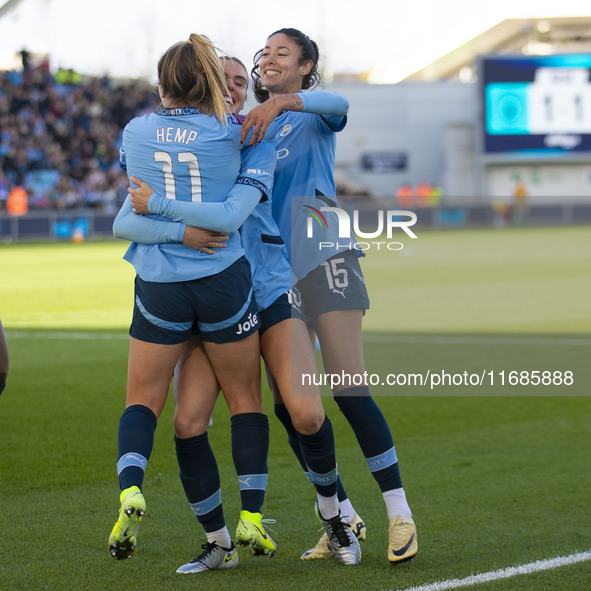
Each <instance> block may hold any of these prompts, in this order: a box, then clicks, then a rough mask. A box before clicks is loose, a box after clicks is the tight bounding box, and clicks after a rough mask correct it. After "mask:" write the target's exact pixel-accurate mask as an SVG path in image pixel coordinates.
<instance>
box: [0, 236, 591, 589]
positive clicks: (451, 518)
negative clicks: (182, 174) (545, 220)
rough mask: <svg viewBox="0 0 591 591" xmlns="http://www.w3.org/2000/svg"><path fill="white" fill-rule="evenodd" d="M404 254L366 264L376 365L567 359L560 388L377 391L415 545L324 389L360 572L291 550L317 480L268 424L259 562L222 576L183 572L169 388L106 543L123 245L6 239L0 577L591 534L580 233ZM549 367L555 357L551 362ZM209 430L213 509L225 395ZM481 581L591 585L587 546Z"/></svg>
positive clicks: (187, 537) (123, 295)
mask: <svg viewBox="0 0 591 591" xmlns="http://www.w3.org/2000/svg"><path fill="white" fill-rule="evenodd" d="M417 233H418V234H419V239H418V240H412V241H411V240H406V239H405V240H403V242H404V244H405V249H404V250H403V251H401V252H392V251H384V250H381V251H373V252H369V253H368V256H367V257H366V258H365V259H364V260H363V261H362V266H363V269H364V273H365V275H366V279H367V283H368V288H369V292H370V298H371V301H372V304H371V309H370V310H369V311H368V313H367V315H366V318H365V321H364V326H365V343H364V346H365V355H366V364H367V369H368V372H371V373H373V374H375V375H376V376H379V377H380V380H381V379H383V378H384V377H385V376H386V375H387V374H389V373H392V374H397V375H399V374H402V375H408V374H416V375H419V374H421V375H426V372H432V373H433V372H439V374H441V373H442V372H448V373H449V374H458V375H459V374H463V373H464V372H467V374H468V375H472V374H474V375H482V372H485V375H486V376H487V377H488V376H489V374H488V373H487V372H492V373H493V376H494V377H495V378H499V375H500V372H503V371H504V372H505V374H506V376H507V379H508V375H509V372H511V371H514V372H515V371H527V372H532V371H534V370H537V371H540V372H542V371H552V372H559V373H560V375H563V374H564V372H567V371H571V372H573V384H571V385H557V384H551V385H546V386H543V385H539V386H532V385H531V384H530V385H526V384H520V383H518V384H516V385H508V384H507V385H504V386H502V385H500V384H499V383H498V379H497V380H496V381H495V383H493V384H492V386H491V384H490V383H489V380H484V381H483V383H482V385H456V386H454V385H442V386H438V387H434V388H433V389H431V388H430V387H429V386H420V385H418V384H416V385H407V386H400V385H396V386H391V387H388V386H382V385H381V384H380V385H378V386H376V388H375V393H376V395H377V396H376V398H377V401H378V403H379V405H380V407H381V408H382V410H383V411H384V414H385V415H386V417H387V419H388V422H389V424H390V426H391V428H392V432H393V435H394V440H395V442H396V449H397V453H398V457H399V459H400V467H401V471H402V478H403V482H404V485H405V488H406V491H407V496H408V499H409V501H410V503H411V507H412V509H413V512H414V518H415V521H416V523H417V527H418V534H419V555H418V556H417V557H416V558H415V559H414V560H412V561H410V562H408V563H405V564H401V565H397V566H392V565H390V564H389V563H388V562H387V560H386V547H387V520H386V515H385V509H384V506H383V502H382V499H381V495H380V492H379V489H378V487H377V485H376V484H375V483H374V481H373V479H372V478H371V476H370V475H369V471H368V470H367V467H366V464H365V461H364V459H363V457H362V454H361V452H360V450H359V448H358V446H357V444H356V441H355V439H354V436H353V434H352V432H351V430H350V428H349V426H348V424H347V423H346V421H344V419H343V417H342V416H341V415H340V413H339V412H338V410H337V408H336V405H335V404H334V402H333V401H332V400H331V399H330V398H328V397H327V398H326V399H325V407H326V409H327V413H328V414H329V416H330V417H331V420H332V422H333V426H334V428H335V434H336V439H337V455H338V462H339V471H340V472H341V475H342V478H343V482H344V484H345V486H346V488H347V490H348V492H349V495H350V497H351V499H352V501H353V504H354V505H355V507H356V509H357V511H358V512H359V514H360V515H361V516H362V517H363V518H364V520H365V521H366V523H367V526H368V540H367V541H366V542H364V543H363V544H362V551H363V559H362V563H361V564H360V565H359V566H357V567H343V566H342V565H339V564H337V563H336V562H335V561H316V562H312V563H303V562H301V561H300V560H299V556H300V554H301V553H302V552H303V551H304V550H305V549H306V548H308V547H310V546H311V545H313V544H314V543H315V542H316V540H317V539H318V536H319V535H320V534H319V532H318V528H319V527H320V524H319V523H318V522H317V521H316V518H315V517H314V514H313V501H314V492H313V490H312V488H311V486H310V485H309V484H308V483H307V481H306V479H305V477H304V476H303V474H302V473H301V469H300V468H299V465H298V464H297V462H296V460H295V458H294V457H293V455H292V454H291V451H290V450H289V448H288V445H287V441H286V437H285V435H284V433H283V431H282V427H281V426H280V424H279V422H278V421H277V420H276V419H275V418H274V416H273V415H272V405H271V401H270V398H269V395H268V392H265V402H266V408H267V410H268V413H269V414H270V421H271V452H270V456H269V485H268V492H267V497H266V502H265V515H266V516H267V517H272V518H275V519H276V520H277V523H276V524H275V525H274V526H272V527H273V529H274V530H275V531H276V532H277V534H276V535H274V536H273V537H274V538H275V540H276V541H277V543H278V546H279V550H278V552H277V555H276V556H275V557H274V558H271V559H264V558H258V559H254V558H251V557H250V556H249V555H248V554H247V553H246V552H242V551H241V552H240V565H239V567H238V568H236V569H232V570H229V571H219V572H212V573H206V574H201V575H194V576H186V577H185V576H180V575H176V574H175V572H174V571H175V569H176V568H177V567H178V566H179V565H180V564H183V563H184V562H187V561H188V560H190V559H191V558H193V557H194V556H196V555H197V554H198V553H199V552H200V551H201V550H200V547H199V544H201V543H203V541H204V536H203V535H202V531H201V529H200V526H199V525H198V523H197V521H196V519H195V517H194V516H193V515H192V513H191V511H190V508H189V507H188V505H187V503H186V500H185V498H184V494H183V492H182V487H181V485H180V482H179V479H178V467H177V465H176V458H175V454H174V446H173V439H172V405H171V403H170V401H169V403H168V404H167V407H166V409H165V411H164V413H163V416H162V418H161V420H160V422H159V426H158V429H157V432H156V443H155V448H154V452H153V454H152V458H151V460H150V464H149V466H148V471H147V473H146V478H145V483H144V491H145V495H146V500H147V503H148V510H147V513H146V516H145V518H144V520H143V522H142V525H141V528H140V534H139V547H138V550H137V552H136V555H135V556H134V557H133V559H131V560H127V561H121V562H116V561H114V560H113V559H112V558H111V557H110V555H109V553H108V550H107V538H108V535H109V532H110V529H111V527H112V525H113V523H114V522H115V519H116V515H117V510H118V486H117V481H116V471H115V463H116V453H117V443H116V435H117V423H118V420H119V417H120V415H121V412H122V410H123V407H124V398H125V380H126V363H127V347H128V337H127V328H128V324H129V321H130V317H131V307H132V281H133V271H132V269H131V267H130V266H129V265H128V264H127V263H125V262H124V261H123V260H122V258H121V257H122V254H123V252H124V249H125V245H124V244H123V243H121V242H94V243H84V244H77V245H74V244H23V245H19V244H17V245H3V246H0V318H1V319H2V322H3V324H4V326H5V329H6V331H7V333H8V343H9V348H10V372H9V379H8V384H7V389H6V390H5V392H4V393H3V394H2V396H1V397H0V589H6V590H10V591H12V590H20V589H22V590H27V591H28V590H37V589H43V590H45V589H47V590H54V589H55V590H58V589H59V590H70V589H72V590H102V589H109V590H111V589H121V590H131V589H141V590H142V591H143V590H152V589H154V590H156V589H158V590H162V589H175V590H182V589H194V588H199V589H208V590H209V589H212V590H215V589H236V590H240V591H250V590H253V591H260V590H262V589H265V590H270V589H286V590H299V589H302V590H308V589H330V590H334V591H341V590H349V589H351V590H384V591H386V590H398V589H407V588H410V587H414V586H417V585H421V584H426V583H432V582H434V581H443V580H448V579H454V578H463V577H466V576H469V575H471V574H476V573H482V572H487V571H491V570H496V569H500V568H505V567H508V566H513V565H521V564H526V563H529V562H532V561H535V560H541V559H545V558H552V557H556V556H566V555H569V554H572V553H575V552H581V551H587V550H589V549H591V527H590V526H591V513H590V511H589V490H590V489H591V471H590V470H589V449H590V446H589V444H590V441H591V398H590V397H589V396H588V394H589V392H590V390H591V371H590V369H589V363H588V359H589V348H590V345H591V305H590V303H589V294H590V293H591V273H590V271H591V264H590V263H591V249H590V248H589V245H590V244H591V240H590V238H591V229H590V228H588V227H576V228H544V229H506V230H497V231H493V230H478V231H477V230H466V231H441V232H423V233H421V232H420V231H417ZM557 375H558V374H557ZM210 438H211V440H212V445H213V447H214V450H215V451H216V454H217V458H218V462H219V465H220V473H221V478H222V491H223V498H224V508H225V515H226V519H227V521H228V526H229V528H230V530H231V531H232V529H233V528H234V527H235V525H236V518H237V515H238V511H239V495H238V486H237V480H236V476H235V473H234V469H233V465H232V461H231V455H230V447H229V439H230V430H229V416H228V412H227V409H226V408H225V406H224V404H223V402H222V403H220V404H219V405H218V406H217V408H216V410H215V414H214V426H213V427H212V428H211V429H210ZM470 588H474V589H475V590H476V591H481V590H482V591H500V590H503V591H504V590H520V591H522V590H526V591H530V590H531V591H534V590H535V591H538V590H545V591H548V590H556V591H558V590H560V591H570V590H573V591H574V590H582V589H588V588H591V574H590V568H589V563H588V562H587V563H585V562H583V563H579V564H575V565H571V566H566V567H562V568H558V569H554V570H549V571H545V572H539V573H536V574H531V575H521V576H518V577H515V578H512V579H506V580H501V581H497V582H489V583H484V584H480V585H477V586H475V587H470Z"/></svg>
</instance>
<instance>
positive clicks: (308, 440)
mask: <svg viewBox="0 0 591 591" xmlns="http://www.w3.org/2000/svg"><path fill="white" fill-rule="evenodd" d="M298 436H299V438H300V445H301V448H302V455H303V456H304V460H305V461H306V465H307V466H308V474H309V476H308V478H309V479H310V481H311V482H312V484H314V486H315V487H316V491H317V492H318V494H319V495H321V496H323V497H332V496H333V495H335V494H336V493H337V463H336V455H335V450H334V435H333V432H332V424H331V422H330V420H329V418H328V417H325V418H324V423H322V427H320V429H319V430H318V431H317V432H316V433H314V434H313V435H303V434H302V433H298Z"/></svg>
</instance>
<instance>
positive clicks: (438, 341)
mask: <svg viewBox="0 0 591 591" xmlns="http://www.w3.org/2000/svg"><path fill="white" fill-rule="evenodd" d="M363 340H364V341H367V342H368V343H425V344H434V345H451V344H456V345H574V346H579V347H589V346H591V339H586V338H576V337H573V338H561V337H543V338H535V337H529V338H527V337H526V338H524V337H515V338H512V337H454V336H446V337H431V336H427V335H425V336H402V335H401V336H390V335H383V336H382V335H376V334H371V335H364V337H363Z"/></svg>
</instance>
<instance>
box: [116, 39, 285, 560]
mask: <svg viewBox="0 0 591 591" xmlns="http://www.w3.org/2000/svg"><path fill="white" fill-rule="evenodd" d="M158 80H159V91H160V96H161V100H162V108H161V110H160V111H159V112H158V113H157V114H150V115H146V116H144V117H139V118H136V119H134V120H132V121H131V122H130V123H129V124H128V125H127V126H126V128H125V130H124V132H123V138H122V148H121V162H122V165H123V166H124V167H126V169H127V172H128V175H129V176H130V177H132V176H137V177H140V178H144V179H146V180H147V181H148V182H149V183H150V184H151V185H152V186H153V187H155V188H156V190H157V191H159V192H160V193H161V194H163V195H166V197H167V198H168V199H165V201H167V202H171V203H174V204H176V205H185V206H186V205H190V203H189V202H191V201H200V200H201V199H203V200H204V201H206V202H212V203H211V205H213V206H219V208H221V209H222V217H226V218H228V219H230V220H231V222H232V223H231V227H230V229H235V228H238V227H239V225H240V224H241V223H242V221H243V218H245V217H246V216H247V215H248V211H246V213H244V211H245V210H248V207H250V209H252V208H253V207H254V206H255V205H256V203H257V202H258V201H259V200H260V199H261V197H262V195H263V190H268V189H267V187H269V186H270V185H266V184H265V182H266V180H267V179H268V178H269V177H270V178H272V172H273V166H274V155H273V157H272V158H270V157H269V151H267V152H266V153H265V152H264V151H259V152H257V151H256V150H255V151H253V152H252V154H251V158H252V161H251V163H250V164H251V168H252V169H253V170H255V171H256V172H255V173H253V176H254V179H253V178H249V179H245V178H242V177H241V176H240V177H239V171H240V127H239V126H238V125H236V124H235V123H233V122H232V120H231V118H228V117H227V115H226V96H227V93H228V91H227V88H226V84H225V76H224V73H223V70H222V68H221V66H220V63H219V60H218V57H217V54H216V52H215V48H214V47H213V46H212V45H211V43H210V42H209V40H207V39H206V38H204V37H201V36H199V35H195V34H192V35H191V36H190V38H189V40H188V41H183V42H181V43H177V44H175V45H173V46H172V47H171V48H170V49H168V50H167V51H166V52H165V54H164V55H163V56H162V57H161V59H160V61H159V62H158ZM257 154H258V155H257ZM259 156H260V158H259ZM257 176H258V177H260V180H259V179H258V178H257ZM237 179H238V180H237ZM232 187H234V190H236V191H237V192H238V193H239V195H240V198H239V199H238V200H237V202H238V204H239V206H236V207H234V208H231V209H227V208H225V206H224V204H223V203H221V202H222V201H223V200H225V198H226V196H227V194H228V192H229V191H230V189H231V188H232ZM245 204H246V205H245ZM165 205H166V204H165ZM124 207H129V204H127V205H126V206H124ZM219 208H218V209H217V210H216V211H217V217H220V212H219ZM114 232H115V234H117V231H116V228H114ZM177 236H178V234H177ZM183 237H184V235H183V234H181V235H180V239H181V240H182V239H183ZM187 240H188V242H190V238H188V239H187ZM125 259H126V260H128V261H129V262H130V263H131V264H133V266H134V268H135V270H136V274H137V276H136V280H135V297H134V301H135V305H134V312H133V320H132V325H131V328H130V335H131V341H130V350H129V366H128V379H127V398H126V408H125V411H124V412H123V415H122V417H121V420H120V423H119V433H118V442H119V453H118V462H117V470H118V476H119V485H120V488H121V491H122V492H121V495H120V502H121V508H120V512H119V519H118V520H117V522H116V524H115V526H114V528H113V530H112V532H111V535H110V538H109V549H110V553H111V554H112V556H113V557H114V558H117V559H120V558H129V557H130V556H131V555H132V553H133V551H134V549H135V544H136V536H137V529H138V526H139V523H140V521H141V517H142V515H143V513H144V511H145V500H144V497H143V494H142V490H141V487H142V483H143V477H144V472H145V469H146V464H147V462H148V459H149V457H150V453H151V451H152V447H153V442H154V430H155V428H156V423H157V420H158V417H159V415H160V413H161V411H162V409H163V407H164V403H165V401H166V397H167V393H168V388H169V385H170V379H171V376H172V374H173V371H174V368H175V366H176V364H177V362H178V360H179V358H180V356H181V353H182V351H183V349H184V347H185V344H186V343H187V342H188V341H189V339H190V337H191V334H192V332H193V329H194V328H196V329H197V332H198V334H199V336H200V339H201V342H202V345H203V349H204V351H206V352H207V357H208V359H209V362H210V363H211V366H212V367H213V369H214V371H215V376H216V379H217V381H218V382H219V384H220V387H221V389H222V391H223V393H224V397H225V398H226V401H227V402H228V406H229V408H230V412H231V414H232V427H233V433H232V437H233V441H234V444H235V445H236V447H237V448H238V449H240V450H242V451H243V452H244V453H243V455H242V457H241V458H238V459H236V458H235V462H236V465H237V469H238V465H240V462H243V463H245V464H246V466H247V468H246V470H244V469H242V471H239V474H248V475H250V476H252V477H253V479H255V480H256V481H257V482H262V483H263V484H264V482H266V475H267V452H268V441H269V439H268V420H267V417H266V416H265V414H264V412H263V408H262V402H261V394H260V363H259V338H258V327H259V321H258V316H257V309H256V303H255V300H254V297H253V287H252V280H251V276H250V266H249V264H248V262H247V260H246V258H245V257H244V250H243V249H242V246H241V242H240V237H239V235H238V233H237V232H235V231H232V232H230V233H229V236H228V240H227V242H226V247H225V248H224V249H220V250H219V252H218V253H216V257H210V256H209V255H207V254H206V253H204V252H199V251H195V250H193V249H191V248H189V247H187V246H186V245H185V244H182V243H180V242H177V243H175V244H169V243H162V244H154V245H149V244H137V243H132V244H131V246H130V247H129V249H128V251H127V252H126V254H125ZM200 443H201V442H195V441H193V440H190V441H185V442H184V444H186V445H183V444H180V445H177V449H178V448H179V447H180V449H179V451H178V455H179V462H180V463H181V473H183V469H184V468H183V466H184V464H183V462H186V463H187V465H188V472H189V473H188V474H186V478H184V479H183V485H184V486H185V490H188V491H189V492H190V494H191V495H192V497H194V498H195V499H196V501H195V507H194V510H195V512H196V513H199V512H207V511H208V510H209V509H211V508H214V507H216V506H218V505H220V504H221V499H220V494H219V490H218V491H216V492H215V493H214V494H213V495H211V496H210V497H207V498H206V497H203V496H202V494H201V492H202V486H201V484H202V483H201V480H200V479H195V477H194V474H193V472H191V470H192V469H193V466H192V464H191V458H192V457H193V456H194V454H195V449H194V448H195V447H199V444H200ZM186 458H189V460H188V461H187V460H186ZM214 461H215V460H214ZM258 488H259V490H258V491H257V492H258V502H259V503H260V504H262V497H263V496H264V487H263V486H262V485H261V486H259V487H258ZM188 494H189V493H188ZM257 506H260V505H257ZM224 528H225V526H224ZM224 528H222V529H224ZM219 533H220V535H222V536H224V534H227V530H226V531H225V532H224V531H222V532H219ZM227 537H228V538H229V536H227ZM218 554H219V555H221V558H222V561H223V562H224V563H225V565H226V567H228V566H233V564H236V562H237V554H236V551H235V549H234V548H233V545H232V544H231V543H230V544H229V545H227V546H225V547H224V548H222V549H220V551H219V552H218Z"/></svg>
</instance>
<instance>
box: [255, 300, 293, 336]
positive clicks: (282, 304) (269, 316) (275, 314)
mask: <svg viewBox="0 0 591 591" xmlns="http://www.w3.org/2000/svg"><path fill="white" fill-rule="evenodd" d="M259 318H260V321H261V328H260V329H259V331H260V333H261V334H263V333H264V332H265V331H266V330H269V329H270V328H271V327H272V326H275V325H276V324H279V323H280V322H283V321H284V320H289V319H290V318H291V305H290V303H289V298H288V294H286V293H284V294H282V295H280V296H279V297H278V298H277V299H276V300H275V301H274V302H273V303H272V304H271V305H270V306H269V307H268V308H265V309H264V310H261V311H260V312H259Z"/></svg>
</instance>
